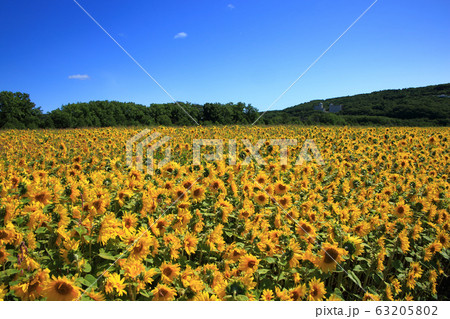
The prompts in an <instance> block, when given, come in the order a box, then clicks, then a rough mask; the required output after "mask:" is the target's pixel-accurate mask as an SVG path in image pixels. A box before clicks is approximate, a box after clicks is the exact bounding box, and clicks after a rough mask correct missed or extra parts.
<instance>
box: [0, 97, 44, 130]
mask: <svg viewBox="0 0 450 319" xmlns="http://www.w3.org/2000/svg"><path fill="white" fill-rule="evenodd" d="M41 119H42V111H41V109H40V108H37V107H36V104H34V103H33V102H31V100H30V96H29V95H28V94H26V93H21V92H16V93H13V92H9V91H2V92H0V128H18V129H25V128H30V129H33V128H38V127H39V125H40V122H41Z"/></svg>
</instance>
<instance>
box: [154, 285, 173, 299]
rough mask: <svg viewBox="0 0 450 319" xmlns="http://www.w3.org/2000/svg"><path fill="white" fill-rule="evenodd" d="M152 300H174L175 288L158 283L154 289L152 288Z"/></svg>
mask: <svg viewBox="0 0 450 319" xmlns="http://www.w3.org/2000/svg"><path fill="white" fill-rule="evenodd" d="M152 294H153V300H154V301H170V300H175V296H176V295H177V292H176V290H175V288H171V287H169V286H167V285H164V284H158V285H157V286H156V288H155V289H153V290H152Z"/></svg>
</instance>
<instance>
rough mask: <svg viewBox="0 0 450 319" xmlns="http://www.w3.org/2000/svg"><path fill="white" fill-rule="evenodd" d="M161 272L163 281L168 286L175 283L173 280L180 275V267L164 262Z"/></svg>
mask: <svg viewBox="0 0 450 319" xmlns="http://www.w3.org/2000/svg"><path fill="white" fill-rule="evenodd" d="M159 270H160V271H161V280H162V281H163V282H164V283H166V284H170V283H171V282H173V280H174V279H175V278H176V277H178V275H179V274H180V266H179V265H177V264H170V263H166V262H164V263H163V264H162V265H161V267H160V268H159Z"/></svg>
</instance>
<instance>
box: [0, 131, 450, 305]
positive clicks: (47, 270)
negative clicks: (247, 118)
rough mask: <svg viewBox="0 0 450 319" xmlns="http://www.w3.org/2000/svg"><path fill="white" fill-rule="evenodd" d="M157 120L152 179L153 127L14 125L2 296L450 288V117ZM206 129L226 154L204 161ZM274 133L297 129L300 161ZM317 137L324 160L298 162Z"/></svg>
mask: <svg viewBox="0 0 450 319" xmlns="http://www.w3.org/2000/svg"><path fill="white" fill-rule="evenodd" d="M151 130H152V131H158V132H159V133H161V134H162V135H165V136H170V137H171V139H170V141H169V142H167V146H168V145H170V147H171V150H172V155H171V161H170V162H168V163H166V164H165V165H164V166H162V167H159V168H158V167H156V166H155V171H154V174H152V175H150V174H146V173H145V171H140V170H138V169H136V167H128V166H127V165H126V151H125V149H126V148H125V145H126V141H127V140H128V139H130V138H131V137H132V136H134V135H135V134H137V133H139V132H140V131H141V129H139V128H101V129H73V130H70V129H69V130H28V131H19V130H5V131H0V149H1V154H0V300H180V301H181V300H298V301H299V300H448V299H449V295H450V292H449V280H448V276H449V270H450V267H449V259H450V251H449V247H450V235H449V225H450V219H449V213H450V206H449V202H450V198H449V182H450V177H449V169H450V166H449V162H450V161H449V159H450V149H449V146H448V145H449V139H450V131H449V130H448V129H447V128H348V127H340V128H338V127H298V126H274V127H249V126H248V127H245V126H224V127H193V128H190V127H183V128H171V127H157V128H152V129H151ZM202 138H204V139H222V140H223V141H224V145H225V147H224V154H225V159H224V161H216V162H213V161H207V160H205V159H204V158H202V161H201V165H193V164H192V163H193V147H192V143H193V140H194V139H202ZM230 139H235V140H236V141H237V162H236V163H235V165H230V162H229V161H228V160H229V158H227V154H228V148H227V143H229V142H228V141H229V140H230ZM242 139H249V140H250V141H252V143H253V145H255V144H256V142H257V141H258V140H265V142H264V144H263V146H262V147H261V148H260V149H259V153H260V154H261V157H262V158H263V159H264V161H265V162H266V165H259V164H258V163H256V162H255V161H254V160H252V161H251V162H250V163H249V164H246V163H244V160H245V159H246V158H247V156H249V153H250V152H249V150H248V149H247V148H246V147H245V146H244V145H243V143H242ZM271 139H297V140H298V141H299V143H298V145H297V146H296V147H291V148H289V151H288V160H287V164H281V163H280V149H279V147H278V146H274V145H272V144H271V143H270V140H271ZM306 139H312V140H314V142H315V144H316V145H317V148H318V149H319V150H320V153H321V156H322V158H323V160H324V165H319V164H318V163H317V162H316V161H314V160H312V161H308V162H306V163H304V164H303V165H294V163H295V161H296V158H297V156H298V154H299V153H300V150H301V148H302V143H303V141H305V140H306ZM212 151H213V149H212V148H211V147H203V148H202V153H203V154H207V153H211V152H212ZM163 157H164V152H163V151H161V152H160V153H157V154H156V159H155V164H157V163H158V161H160V160H161V159H162V158H163ZM244 164H245V165H244Z"/></svg>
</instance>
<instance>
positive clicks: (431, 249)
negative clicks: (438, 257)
mask: <svg viewBox="0 0 450 319" xmlns="http://www.w3.org/2000/svg"><path fill="white" fill-rule="evenodd" d="M441 250H442V244H441V243H440V242H438V241H435V242H432V243H431V244H429V245H428V246H427V247H426V248H425V256H424V258H423V260H424V261H429V260H431V258H433V256H434V254H435V253H437V252H440V251H441Z"/></svg>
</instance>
